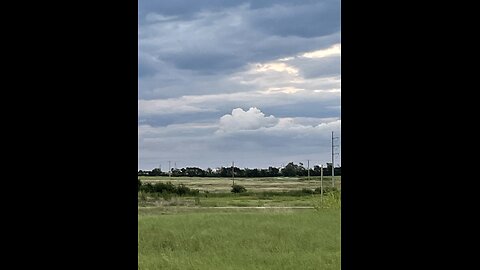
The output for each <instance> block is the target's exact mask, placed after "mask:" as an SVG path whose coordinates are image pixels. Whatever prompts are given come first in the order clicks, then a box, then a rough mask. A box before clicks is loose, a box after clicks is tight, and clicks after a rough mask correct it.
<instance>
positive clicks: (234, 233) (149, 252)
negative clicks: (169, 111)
mask: <svg viewBox="0 0 480 270" xmlns="http://www.w3.org/2000/svg"><path fill="white" fill-rule="evenodd" d="M140 179H141V180H142V182H143V183H147V182H151V183H154V182H159V181H161V182H168V181H170V182H172V183H173V184H174V185H178V184H184V185H186V186H188V187H190V188H193V189H199V190H200V193H199V195H198V196H170V195H165V194H148V193H147V194H145V193H139V207H138V269H179V270H180V269H182V270H183V269H187V270H188V269H192V270H193V269H196V270H197V269H198V270H203V269H205V270H206V269H208V270H214V269H219V270H223V269H232V270H233V269H248V270H250V269H302V270H303V269H327V270H328V269H340V240H341V238H340V235H341V234H340V229H341V228H340V211H341V210H340V201H339V199H338V198H336V197H334V196H333V195H332V196H330V195H331V194H330V195H328V194H326V195H325V196H324V197H323V203H322V202H321V201H320V195H319V194H303V193H301V192H298V191H299V190H302V189H303V188H307V189H312V190H313V189H315V188H317V187H319V186H320V183H319V181H318V180H313V179H312V180H310V181H308V180H305V179H298V178H297V179H294V178H260V179H257V178H254V179H236V180H235V183H236V184H239V185H243V186H245V187H246V188H247V190H248V192H247V193H246V194H245V193H244V194H232V193H230V189H231V184H232V182H231V179H229V178H189V177H184V178H183V177H182V178H174V177H172V178H169V177H140ZM328 180H329V178H327V177H326V178H324V186H331V182H328ZM335 184H336V186H337V188H338V187H340V177H338V179H336V183H335ZM205 191H208V192H205ZM290 191H295V192H290ZM289 192H290V193H289Z"/></svg>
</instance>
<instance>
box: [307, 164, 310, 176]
mask: <svg viewBox="0 0 480 270" xmlns="http://www.w3.org/2000/svg"><path fill="white" fill-rule="evenodd" d="M307 172H308V181H310V159H307Z"/></svg>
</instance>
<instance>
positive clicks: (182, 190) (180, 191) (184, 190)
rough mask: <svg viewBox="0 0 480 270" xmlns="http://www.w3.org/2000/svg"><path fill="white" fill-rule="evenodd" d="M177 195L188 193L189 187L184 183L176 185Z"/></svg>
mask: <svg viewBox="0 0 480 270" xmlns="http://www.w3.org/2000/svg"><path fill="white" fill-rule="evenodd" d="M175 193H177V194H178V195H180V196H183V195H186V194H189V193H190V188H188V187H186V186H185V185H183V184H180V185H179V186H178V187H177V190H176V192H175Z"/></svg>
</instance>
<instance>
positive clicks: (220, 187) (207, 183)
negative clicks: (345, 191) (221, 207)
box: [139, 176, 341, 192]
mask: <svg viewBox="0 0 480 270" xmlns="http://www.w3.org/2000/svg"><path fill="white" fill-rule="evenodd" d="M139 179H140V180H141V181H142V182H145V183H156V182H164V183H166V182H172V184H175V185H179V184H184V185H185V186H187V187H189V188H194V189H198V190H200V191H205V190H206V191H209V192H230V189H231V186H232V179H231V178H219V177H218V178H209V177H168V176H141V177H139ZM235 184H237V185H242V186H244V187H245V188H246V189H247V190H248V191H252V192H262V191H288V190H294V189H302V188H311V189H315V188H317V187H319V186H320V177H311V178H310V180H307V178H306V177H302V178H293V177H268V178H236V179H235ZM323 185H324V187H327V186H332V177H331V176H325V177H324V178H323ZM335 186H336V187H337V188H338V187H340V186H341V177H340V176H335Z"/></svg>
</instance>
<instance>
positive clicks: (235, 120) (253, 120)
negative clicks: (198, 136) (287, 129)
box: [219, 107, 278, 132]
mask: <svg viewBox="0 0 480 270" xmlns="http://www.w3.org/2000/svg"><path fill="white" fill-rule="evenodd" d="M277 123H278V119H277V118H275V117H274V116H273V115H270V116H265V114H264V113H263V112H262V111H260V110H259V109H257V108H255V107H252V108H250V109H248V110H247V111H244V110H243V109H241V108H236V109H233V110H232V114H226V115H224V116H222V117H221V118H220V129H219V130H220V131H223V132H228V131H238V130H255V129H259V128H262V127H272V126H274V125H276V124H277Z"/></svg>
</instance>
